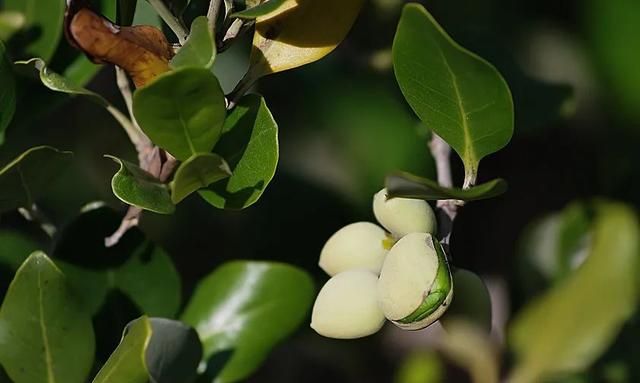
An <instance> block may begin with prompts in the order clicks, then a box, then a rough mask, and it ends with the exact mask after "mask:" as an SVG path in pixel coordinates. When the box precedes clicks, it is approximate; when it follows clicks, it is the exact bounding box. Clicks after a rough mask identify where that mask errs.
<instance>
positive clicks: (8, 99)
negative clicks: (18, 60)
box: [0, 41, 16, 145]
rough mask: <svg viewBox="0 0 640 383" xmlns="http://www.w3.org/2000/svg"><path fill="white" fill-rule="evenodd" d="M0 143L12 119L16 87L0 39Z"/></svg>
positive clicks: (5, 51) (9, 62)
mask: <svg viewBox="0 0 640 383" xmlns="http://www.w3.org/2000/svg"><path fill="white" fill-rule="evenodd" d="M0 84H2V86H1V87H0V111H2V113H0V145H1V144H2V143H3V142H4V132H5V129H7V126H9V123H10V122H11V120H12V119H13V113H14V112H15V109H16V89H15V80H14V79H13V69H12V68H11V61H9V58H8V57H7V50H6V48H5V46H4V43H3V42H2V41H0Z"/></svg>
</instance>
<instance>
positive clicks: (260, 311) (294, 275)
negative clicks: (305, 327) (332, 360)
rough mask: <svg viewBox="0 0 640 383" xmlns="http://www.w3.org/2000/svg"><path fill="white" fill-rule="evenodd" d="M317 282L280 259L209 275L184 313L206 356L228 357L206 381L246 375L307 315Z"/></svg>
mask: <svg viewBox="0 0 640 383" xmlns="http://www.w3.org/2000/svg"><path fill="white" fill-rule="evenodd" d="M313 297H314V287H313V282H312V281H311V279H310V277H309V276H308V275H307V274H306V273H305V272H304V271H302V270H300V269H297V268H295V267H292V266H288V265H285V264H280V263H268V262H245V261H235V262H230V263H226V264H224V265H223V266H221V267H219V268H218V269H216V270H215V271H214V272H213V273H211V274H210V275H209V276H208V277H206V278H205V279H204V280H203V281H202V282H200V284H199V285H198V287H197V288H196V291H195V293H194V295H193V297H192V299H191V301H190V302H189V304H188V306H187V308H186V309H185V312H184V314H183V321H184V322H186V323H188V324H190V325H192V326H193V327H195V329H196V331H198V334H199V335H200V340H201V341H202V343H203V345H204V350H205V351H204V355H205V358H206V360H207V361H210V362H212V363H214V361H218V362H220V361H224V362H225V363H224V365H223V366H222V367H221V370H220V371H219V373H218V374H216V375H215V376H209V379H210V380H208V381H212V382H216V383H225V382H237V381H241V380H243V379H245V378H246V377H247V376H249V374H251V373H252V372H253V371H254V370H255V369H256V368H257V367H258V366H259V365H260V364H261V363H262V362H263V361H264V359H265V358H266V356H267V353H268V352H269V351H270V350H271V348H272V347H274V346H275V345H276V344H277V343H278V342H280V341H282V340H283V339H284V338H286V337H287V336H289V335H290V334H291V333H292V332H293V331H294V330H295V329H296V328H297V327H298V326H299V325H300V323H302V321H303V320H304V319H305V318H306V317H307V314H308V310H309V307H310V305H311V302H312V301H313Z"/></svg>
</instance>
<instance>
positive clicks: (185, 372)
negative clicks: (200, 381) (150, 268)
mask: <svg viewBox="0 0 640 383" xmlns="http://www.w3.org/2000/svg"><path fill="white" fill-rule="evenodd" d="M201 357H202V345H201V344H200V341H199V339H198V335H197V334H196V332H195V331H194V330H193V329H192V328H190V327H188V326H185V325H183V324H182V323H180V322H177V321H172V320H169V319H162V318H148V317H146V316H143V317H141V318H138V319H136V320H134V321H132V322H131V323H129V324H128V325H127V327H126V328H125V330H124V333H123V336H122V341H121V342H120V344H119V345H118V347H117V348H116V350H115V351H114V352H113V354H112V355H111V357H110V358H109V360H107V363H105V365H104V366H103V367H102V369H100V371H99V372H98V375H96V377H95V379H94V380H93V383H120V382H127V383H147V382H149V381H151V382H153V383H179V382H189V381H192V379H193V378H194V377H195V376H196V370H197V367H198V363H199V362H200V359H201Z"/></svg>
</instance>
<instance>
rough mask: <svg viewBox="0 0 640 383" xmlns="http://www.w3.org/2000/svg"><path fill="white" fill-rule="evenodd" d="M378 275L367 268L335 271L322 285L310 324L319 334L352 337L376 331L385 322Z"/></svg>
mask: <svg viewBox="0 0 640 383" xmlns="http://www.w3.org/2000/svg"><path fill="white" fill-rule="evenodd" d="M377 282H378V276H377V275H376V274H374V273H372V272H370V271H366V270H349V271H344V272H342V273H340V274H337V275H335V276H334V277H332V278H331V279H329V281H328V282H327V283H326V284H325V285H324V286H323V287H322V289H321V290H320V293H319V294H318V297H317V298H316V303H315V304H314V305H313V312H312V314H311V328H313V329H314V330H316V332H317V333H318V334H320V335H323V336H326V337H329V338H337V339H353V338H361V337H363V336H367V335H371V334H374V333H376V332H377V331H378V330H380V328H382V325H383V324H384V322H385V319H384V315H383V314H382V311H381V310H380V308H379V307H378V297H377V294H376V284H377Z"/></svg>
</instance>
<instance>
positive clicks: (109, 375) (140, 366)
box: [93, 317, 151, 383]
mask: <svg viewBox="0 0 640 383" xmlns="http://www.w3.org/2000/svg"><path fill="white" fill-rule="evenodd" d="M150 339H151V322H150V321H149V319H148V318H147V317H142V318H139V319H136V320H135V321H133V322H131V323H129V324H128V325H127V327H126V328H125V330H124V333H123V336H122V340H121V341H120V344H119V345H118V347H117V348H116V349H115V351H114V352H113V354H111V357H109V360H107V363H105V364H104V366H102V368H101V369H100V371H99V372H98V374H97V375H96V377H95V378H94V379H93V383H116V382H128V383H147V382H148V381H149V373H148V372H147V366H146V361H145V350H146V348H147V346H148V344H149V340H150Z"/></svg>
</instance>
